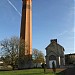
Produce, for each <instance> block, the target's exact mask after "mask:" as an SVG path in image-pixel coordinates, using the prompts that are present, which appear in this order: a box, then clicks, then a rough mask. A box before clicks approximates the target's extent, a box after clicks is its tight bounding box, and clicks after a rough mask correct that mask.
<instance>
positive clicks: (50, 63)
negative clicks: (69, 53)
mask: <svg viewBox="0 0 75 75" xmlns="http://www.w3.org/2000/svg"><path fill="white" fill-rule="evenodd" d="M53 61H54V63H55V66H56V60H50V61H49V67H50V68H52V63H53Z"/></svg>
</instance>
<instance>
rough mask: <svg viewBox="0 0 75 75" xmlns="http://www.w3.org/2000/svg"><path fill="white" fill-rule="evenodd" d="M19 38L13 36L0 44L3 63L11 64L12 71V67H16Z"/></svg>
mask: <svg viewBox="0 0 75 75" xmlns="http://www.w3.org/2000/svg"><path fill="white" fill-rule="evenodd" d="M19 41H20V40H19V38H18V37H16V36H14V37H11V38H10V39H4V40H3V41H2V42H1V46H2V48H1V50H3V51H4V56H5V59H6V60H5V62H6V63H7V64H11V65H12V67H13V69H14V65H16V62H17V59H18V56H19Z"/></svg>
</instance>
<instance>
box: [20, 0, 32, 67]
mask: <svg viewBox="0 0 75 75" xmlns="http://www.w3.org/2000/svg"><path fill="white" fill-rule="evenodd" d="M20 38H21V39H23V40H24V42H25V46H27V48H24V50H23V51H20V52H22V53H23V54H22V53H21V54H22V55H23V56H25V57H26V58H27V59H28V60H25V62H22V63H21V64H24V65H23V67H24V68H29V67H30V66H28V65H29V64H30V63H31V62H30V60H31V55H32V0H22V19H21V31H20ZM20 56H21V55H20ZM21 58H22V57H21ZM26 61H27V62H26ZM29 62H30V63H29ZM27 63H28V64H27ZM21 67H22V65H21Z"/></svg>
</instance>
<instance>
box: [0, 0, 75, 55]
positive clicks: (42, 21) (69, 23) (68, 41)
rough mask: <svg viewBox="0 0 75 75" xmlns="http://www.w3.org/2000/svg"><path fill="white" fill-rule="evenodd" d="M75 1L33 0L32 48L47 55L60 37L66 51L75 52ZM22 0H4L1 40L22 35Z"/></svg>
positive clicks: (1, 1) (0, 4)
mask: <svg viewBox="0 0 75 75" xmlns="http://www.w3.org/2000/svg"><path fill="white" fill-rule="evenodd" d="M74 3H75V0H32V40H33V41H32V48H36V49H38V50H41V51H42V52H43V53H44V54H46V50H45V48H46V47H47V46H48V45H49V44H50V40H51V39H57V41H58V43H59V44H60V45H62V46H63V47H64V49H65V54H68V53H74V52H75V47H74V44H75V40H74V39H75V21H74V18H75V4H74ZM21 13H22V0H0V41H1V40H3V39H5V38H10V37H12V36H18V37H19V36H20V26H21Z"/></svg>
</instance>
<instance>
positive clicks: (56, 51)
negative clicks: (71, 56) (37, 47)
mask: <svg viewBox="0 0 75 75" xmlns="http://www.w3.org/2000/svg"><path fill="white" fill-rule="evenodd" d="M45 49H46V65H47V68H52V62H54V63H55V66H56V68H59V67H62V66H64V65H65V55H64V47H63V46H61V45H60V44H58V43H57V39H52V40H51V42H50V44H49V45H48V46H47V47H46V48H45Z"/></svg>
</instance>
